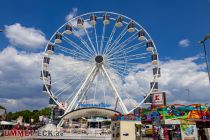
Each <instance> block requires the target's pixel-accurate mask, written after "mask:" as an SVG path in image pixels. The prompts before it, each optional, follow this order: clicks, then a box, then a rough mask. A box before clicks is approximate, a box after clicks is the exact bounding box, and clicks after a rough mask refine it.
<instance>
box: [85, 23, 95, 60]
mask: <svg viewBox="0 0 210 140" xmlns="http://www.w3.org/2000/svg"><path fill="white" fill-rule="evenodd" d="M84 30H85V33H86V35H87V37H88V40H89V42H90V44H91V47H92V48H93V51H94V53H95V56H96V55H97V52H96V49H95V47H94V45H93V42H92V40H91V38H90V36H89V33H88V32H87V29H86V28H85V27H84Z"/></svg>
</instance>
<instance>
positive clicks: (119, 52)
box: [108, 42, 145, 57]
mask: <svg viewBox="0 0 210 140" xmlns="http://www.w3.org/2000/svg"><path fill="white" fill-rule="evenodd" d="M144 46H145V44H144V42H141V43H137V44H135V45H133V46H130V47H127V48H124V49H118V50H117V51H116V52H114V53H112V54H110V55H108V57H114V56H115V55H116V56H122V55H125V54H128V53H131V52H133V51H135V50H138V49H141V48H143V47H144Z"/></svg>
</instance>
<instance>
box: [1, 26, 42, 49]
mask: <svg viewBox="0 0 210 140" xmlns="http://www.w3.org/2000/svg"><path fill="white" fill-rule="evenodd" d="M5 35H6V37H7V38H8V39H9V42H10V44H11V45H14V46H19V47H25V48H30V49H36V48H41V47H43V45H44V44H45V43H46V38H45V36H44V33H43V32H42V31H40V30H37V29H35V28H28V27H24V26H22V25H21V24H20V23H16V24H13V25H6V26H5Z"/></svg>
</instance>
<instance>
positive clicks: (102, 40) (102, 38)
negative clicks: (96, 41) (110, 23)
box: [100, 24, 106, 54]
mask: <svg viewBox="0 0 210 140" xmlns="http://www.w3.org/2000/svg"><path fill="white" fill-rule="evenodd" d="M105 30H106V25H105V24H104V25H103V32H102V36H101V45H100V54H102V52H103V43H104V35H105Z"/></svg>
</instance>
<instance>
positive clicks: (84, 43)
mask: <svg viewBox="0 0 210 140" xmlns="http://www.w3.org/2000/svg"><path fill="white" fill-rule="evenodd" d="M72 30H73V33H74V34H75V32H77V31H76V30H74V28H72ZM75 36H76V37H77V38H78V39H79V40H80V41H81V43H82V44H83V45H84V46H85V47H86V48H87V49H88V51H89V52H90V53H91V54H92V55H94V52H93V50H92V49H91V48H90V47H89V45H88V44H87V42H86V41H85V40H84V39H82V37H81V36H80V35H75Z"/></svg>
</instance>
